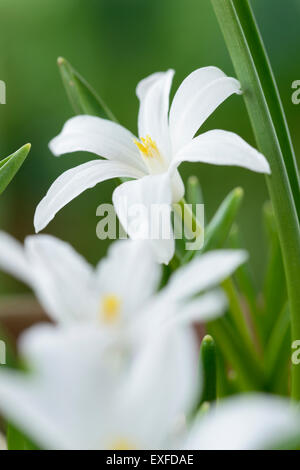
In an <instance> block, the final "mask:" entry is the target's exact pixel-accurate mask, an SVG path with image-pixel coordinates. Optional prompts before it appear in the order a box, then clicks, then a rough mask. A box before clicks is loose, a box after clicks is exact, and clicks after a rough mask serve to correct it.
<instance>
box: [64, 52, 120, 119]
mask: <svg viewBox="0 0 300 470" xmlns="http://www.w3.org/2000/svg"><path fill="white" fill-rule="evenodd" d="M57 63H58V67H59V70H60V73H61V77H62V80H63V83H64V86H65V89H66V92H67V95H68V98H69V100H70V103H71V105H72V108H73V110H74V112H75V114H88V115H90V116H99V117H101V118H105V119H110V120H111V121H115V122H116V118H115V117H114V115H113V113H112V112H111V111H110V110H109V108H108V107H107V106H106V104H105V103H104V101H103V100H102V98H100V97H99V96H98V95H97V93H96V92H95V90H94V89H93V88H92V87H91V85H89V83H88V82H87V81H86V80H85V79H84V78H83V77H82V76H81V75H79V73H78V72H77V71H76V70H75V69H74V67H72V65H71V64H70V63H69V62H68V61H67V60H66V59H64V58H63V57H59V58H58V59H57Z"/></svg>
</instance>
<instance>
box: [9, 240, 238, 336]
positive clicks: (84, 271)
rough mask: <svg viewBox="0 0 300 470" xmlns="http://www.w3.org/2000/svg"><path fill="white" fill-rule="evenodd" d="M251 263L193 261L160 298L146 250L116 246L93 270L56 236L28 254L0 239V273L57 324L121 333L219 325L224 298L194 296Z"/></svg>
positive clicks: (132, 244) (210, 256) (226, 254)
mask: <svg viewBox="0 0 300 470" xmlns="http://www.w3.org/2000/svg"><path fill="white" fill-rule="evenodd" d="M246 259H247V254H246V252H244V251H241V250H217V251H211V252H209V253H207V254H204V255H202V256H199V257H195V259H194V260H193V261H192V262H190V263H189V264H188V265H186V266H185V267H183V268H181V269H179V270H177V271H176V273H175V274H174V275H173V276H172V277H171V280H170V282H169V284H168V286H167V287H165V288H164V289H162V290H161V291H160V292H159V293H158V294H157V289H158V284H159V281H160V277H161V266H160V265H159V264H157V263H156V261H155V259H154V257H153V254H152V252H151V250H149V246H148V244H147V243H145V242H142V241H133V240H122V241H118V242H115V243H113V244H112V245H111V247H110V248H109V251H108V256H107V257H106V258H105V259H104V260H101V261H100V262H99V264H98V265H97V266H96V268H94V267H92V266H91V265H90V264H89V263H87V261H85V259H84V258H83V257H82V256H80V255H79V254H78V253H76V251H75V250H74V249H73V248H72V247H71V246H70V245H69V244H68V243H66V242H63V241H61V240H59V239H57V238H55V237H53V236H50V235H33V236H29V237H27V238H26V240H25V245H24V248H23V246H22V245H21V244H20V243H19V242H18V241H16V240H15V239H14V238H12V237H11V236H10V235H8V234H6V233H4V232H0V268H1V269H3V270H5V271H6V272H8V273H10V274H12V275H14V276H16V277H17V278H18V279H20V280H21V281H23V282H25V283H26V284H28V285H29V286H30V287H31V288H32V289H33V290H34V292H35V294H36V296H37V298H38V299H39V301H40V303H41V304H42V306H43V307H44V309H45V311H46V312H47V313H48V314H49V316H50V317H51V318H52V319H53V320H54V321H57V322H59V323H61V324H65V325H69V324H72V323H77V322H85V323H92V324H93V325H99V326H102V327H107V328H108V329H110V330H116V331H121V332H124V331H126V330H127V329H128V330H131V328H132V327H134V328H136V325H135V324H136V323H137V319H140V320H141V323H142V324H144V325H145V322H148V323H149V328H150V327H151V325H152V327H153V328H155V327H157V326H158V325H159V324H160V323H162V322H164V321H173V320H176V321H180V322H183V323H184V322H189V323H190V322H191V321H193V320H195V321H204V320H208V319H210V318H213V317H217V316H218V315H220V314H222V313H223V311H224V307H225V299H224V296H223V294H222V293H221V292H220V291H218V290H213V291H211V292H208V293H206V294H204V295H202V296H200V297H197V298H194V296H195V295H196V294H199V293H200V292H201V291H204V290H207V289H211V288H213V287H216V286H217V285H218V284H219V283H220V282H221V281H223V280H224V279H225V278H227V277H228V276H230V275H231V274H232V273H233V272H234V271H235V269H236V268H237V267H238V266H240V265H241V264H242V263H244V262H245V260H246ZM141 328H142V329H145V326H142V325H141Z"/></svg>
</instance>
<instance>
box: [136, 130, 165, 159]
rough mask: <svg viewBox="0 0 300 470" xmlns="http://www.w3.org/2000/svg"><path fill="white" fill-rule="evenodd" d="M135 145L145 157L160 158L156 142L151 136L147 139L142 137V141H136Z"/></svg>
mask: <svg viewBox="0 0 300 470" xmlns="http://www.w3.org/2000/svg"><path fill="white" fill-rule="evenodd" d="M134 143H135V145H137V147H138V149H139V150H140V151H141V152H142V154H143V155H144V156H145V157H151V158H153V157H160V153H159V150H158V147H157V145H156V142H155V141H154V140H153V139H151V137H150V135H147V136H146V137H145V138H144V137H141V140H140V141H139V140H136V139H135V140H134Z"/></svg>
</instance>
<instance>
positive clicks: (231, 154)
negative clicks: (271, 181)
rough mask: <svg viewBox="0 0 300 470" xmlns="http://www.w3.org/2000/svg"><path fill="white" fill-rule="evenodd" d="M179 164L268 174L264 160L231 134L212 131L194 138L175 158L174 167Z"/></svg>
mask: <svg viewBox="0 0 300 470" xmlns="http://www.w3.org/2000/svg"><path fill="white" fill-rule="evenodd" d="M181 162H203V163H210V164H212V165H229V166H241V167H243V168H248V170H252V171H256V172H257V173H267V174H270V173H271V170H270V165H269V163H268V162H267V160H266V158H265V157H264V156H263V155H262V154H261V153H259V152H258V151H257V150H256V149H255V148H253V147H251V145H249V144H247V142H245V141H244V140H243V139H242V138H241V137H239V136H238V135H237V134H234V133H233V132H227V131H222V130H213V131H208V132H205V133H204V134H201V135H199V136H198V137H195V139H193V140H192V141H191V142H190V143H189V144H187V145H186V146H185V147H183V148H182V149H181V150H180V151H179V152H178V153H177V155H176V156H175V158H174V160H173V162H172V164H173V166H174V167H177V166H178V165H180V163H181Z"/></svg>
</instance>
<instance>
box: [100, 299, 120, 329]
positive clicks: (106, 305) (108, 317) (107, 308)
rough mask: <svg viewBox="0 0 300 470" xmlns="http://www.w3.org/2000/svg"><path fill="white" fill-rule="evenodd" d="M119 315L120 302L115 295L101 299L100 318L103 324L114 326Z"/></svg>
mask: <svg viewBox="0 0 300 470" xmlns="http://www.w3.org/2000/svg"><path fill="white" fill-rule="evenodd" d="M120 314H121V300H120V298H119V297H118V296H117V295H114V294H107V295H104V296H103V297H102V299H101V304H100V318H101V320H102V321H103V322H104V323H107V324H110V325H111V324H115V323H117V322H118V321H119V319H120Z"/></svg>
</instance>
